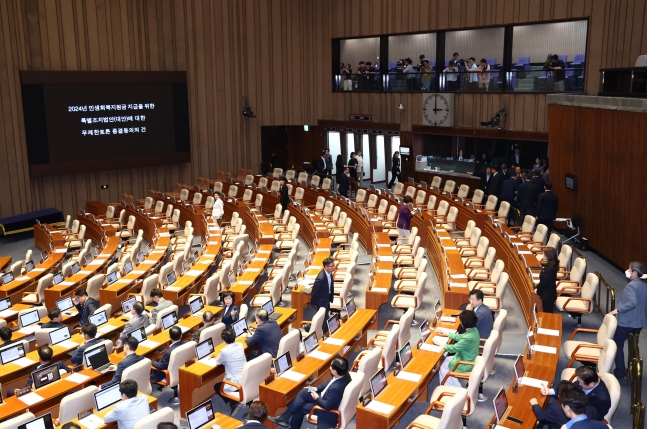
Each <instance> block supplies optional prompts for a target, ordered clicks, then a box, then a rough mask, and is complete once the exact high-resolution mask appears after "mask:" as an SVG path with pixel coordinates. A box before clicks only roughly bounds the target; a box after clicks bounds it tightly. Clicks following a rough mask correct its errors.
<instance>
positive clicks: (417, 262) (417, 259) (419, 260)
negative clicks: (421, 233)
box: [413, 247, 425, 279]
mask: <svg viewBox="0 0 647 429" xmlns="http://www.w3.org/2000/svg"><path fill="white" fill-rule="evenodd" d="M424 258H425V248H424V247H419V248H418V250H416V256H415V258H414V259H413V266H414V267H415V268H419V267H420V264H421V263H422V261H423V260H425V259H424ZM417 278H418V275H417V274H416V279H417Z"/></svg>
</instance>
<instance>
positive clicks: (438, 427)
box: [407, 389, 467, 429]
mask: <svg viewBox="0 0 647 429" xmlns="http://www.w3.org/2000/svg"><path fill="white" fill-rule="evenodd" d="M466 400H467V389H458V391H457V392H456V393H455V394H454V396H452V398H451V399H450V400H449V401H447V402H445V403H438V402H432V403H431V404H429V408H427V411H426V412H425V414H422V415H420V416H418V417H417V418H416V419H415V420H414V421H413V422H411V424H409V426H407V429H462V428H463V422H462V421H461V415H462V413H463V410H464V409H465V402H466ZM432 410H442V414H441V417H440V418H438V417H433V416H431V415H429V413H430V412H431V411H432Z"/></svg>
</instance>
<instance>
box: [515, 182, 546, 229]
mask: <svg viewBox="0 0 647 429" xmlns="http://www.w3.org/2000/svg"><path fill="white" fill-rule="evenodd" d="M539 192H540V190H539V188H538V187H537V185H535V184H534V183H532V182H531V181H530V180H528V178H527V177H526V178H525V179H523V183H522V184H521V185H520V186H519V190H518V191H517V203H519V211H520V213H519V217H520V219H519V220H520V221H521V223H523V220H524V219H525V218H526V216H527V215H530V216H532V217H535V216H536V214H537V199H538V198H539Z"/></svg>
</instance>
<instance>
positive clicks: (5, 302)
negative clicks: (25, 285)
mask: <svg viewBox="0 0 647 429" xmlns="http://www.w3.org/2000/svg"><path fill="white" fill-rule="evenodd" d="M9 308H11V298H10V297H6V298H2V299H0V311H3V310H7V309H9Z"/></svg>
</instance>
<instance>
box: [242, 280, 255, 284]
mask: <svg viewBox="0 0 647 429" xmlns="http://www.w3.org/2000/svg"><path fill="white" fill-rule="evenodd" d="M238 284H240V285H251V284H254V280H238Z"/></svg>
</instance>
